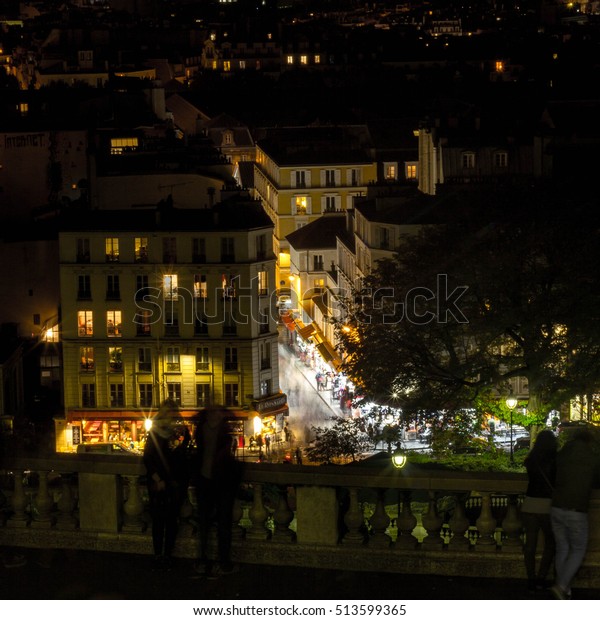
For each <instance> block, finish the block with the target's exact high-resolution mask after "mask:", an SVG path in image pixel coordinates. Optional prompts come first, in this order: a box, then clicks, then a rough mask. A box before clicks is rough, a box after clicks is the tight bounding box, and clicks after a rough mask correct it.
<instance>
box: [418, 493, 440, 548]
mask: <svg viewBox="0 0 600 620" xmlns="http://www.w3.org/2000/svg"><path fill="white" fill-rule="evenodd" d="M422 522H423V527H424V528H425V529H426V530H427V536H426V537H425V539H424V540H423V544H424V545H426V546H427V547H429V548H431V547H440V546H441V545H442V543H443V539H442V537H441V535H440V530H441V529H442V525H443V524H444V518H443V517H442V516H441V515H439V514H438V510H437V498H436V496H435V491H429V508H428V509H427V512H426V513H425V514H424V515H423V521H422Z"/></svg>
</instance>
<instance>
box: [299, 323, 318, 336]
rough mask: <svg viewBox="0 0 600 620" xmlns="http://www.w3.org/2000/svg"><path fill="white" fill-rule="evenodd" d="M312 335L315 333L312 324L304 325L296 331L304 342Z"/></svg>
mask: <svg viewBox="0 0 600 620" xmlns="http://www.w3.org/2000/svg"><path fill="white" fill-rule="evenodd" d="M314 333H315V327H314V325H313V324H312V323H311V324H310V325H305V326H304V327H301V328H299V329H298V334H299V335H300V337H301V338H303V339H304V340H307V339H308V338H310V336H312V335H313V334H314Z"/></svg>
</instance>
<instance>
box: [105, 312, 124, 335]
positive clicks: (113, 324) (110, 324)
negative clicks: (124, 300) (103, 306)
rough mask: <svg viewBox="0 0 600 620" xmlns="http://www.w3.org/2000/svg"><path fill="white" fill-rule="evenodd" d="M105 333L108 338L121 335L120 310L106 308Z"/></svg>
mask: <svg viewBox="0 0 600 620" xmlns="http://www.w3.org/2000/svg"><path fill="white" fill-rule="evenodd" d="M106 335H107V336H108V337H109V338H120V337H121V335H122V334H121V311H120V310H107V311H106Z"/></svg>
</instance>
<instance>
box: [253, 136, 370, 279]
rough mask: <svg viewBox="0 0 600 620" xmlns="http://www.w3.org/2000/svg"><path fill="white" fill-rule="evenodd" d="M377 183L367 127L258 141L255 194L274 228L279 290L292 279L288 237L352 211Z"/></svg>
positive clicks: (267, 138)
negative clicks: (326, 216) (326, 218)
mask: <svg viewBox="0 0 600 620" xmlns="http://www.w3.org/2000/svg"><path fill="white" fill-rule="evenodd" d="M376 180H377V164H376V162H375V160H374V159H373V158H372V157H371V154H370V138H369V133H368V130H367V129H366V127H364V126H346V127H304V128H286V129H275V130H269V131H268V132H267V133H266V135H265V136H264V138H262V139H260V140H258V141H257V149H256V164H255V167H254V191H255V194H256V196H257V198H259V199H260V200H261V202H262V204H263V207H264V209H265V211H266V212H267V214H268V215H269V217H270V218H271V220H272V221H273V224H274V237H273V249H274V252H275V256H276V259H277V281H278V287H279V288H287V287H288V286H289V284H288V282H289V277H290V275H292V274H291V272H290V249H289V247H290V246H289V242H288V240H287V239H286V237H287V235H289V234H290V233H292V232H294V231H295V230H297V229H298V228H301V227H302V226H305V225H306V224H308V223H309V222H312V221H314V220H316V219H318V218H319V217H321V216H322V215H323V214H324V213H332V212H341V211H345V210H346V209H348V208H351V207H352V205H353V202H354V199H355V198H357V197H359V196H364V195H366V192H367V186H368V185H369V184H370V183H374V182H375V181H376Z"/></svg>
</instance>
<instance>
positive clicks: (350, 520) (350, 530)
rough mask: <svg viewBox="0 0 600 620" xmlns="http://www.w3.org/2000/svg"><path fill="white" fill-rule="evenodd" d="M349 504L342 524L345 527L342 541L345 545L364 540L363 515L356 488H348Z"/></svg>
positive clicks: (356, 543)
mask: <svg viewBox="0 0 600 620" xmlns="http://www.w3.org/2000/svg"><path fill="white" fill-rule="evenodd" d="M348 493H349V499H350V505H349V506H348V510H347V511H346V514H345V515H344V525H345V526H346V528H347V531H346V533H345V534H344V538H343V539H342V542H343V543H344V544H345V545H362V544H363V543H364V542H365V533H364V525H365V517H364V514H363V511H362V508H361V505H360V502H359V501H358V489H357V488H355V487H352V488H350V489H348Z"/></svg>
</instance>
